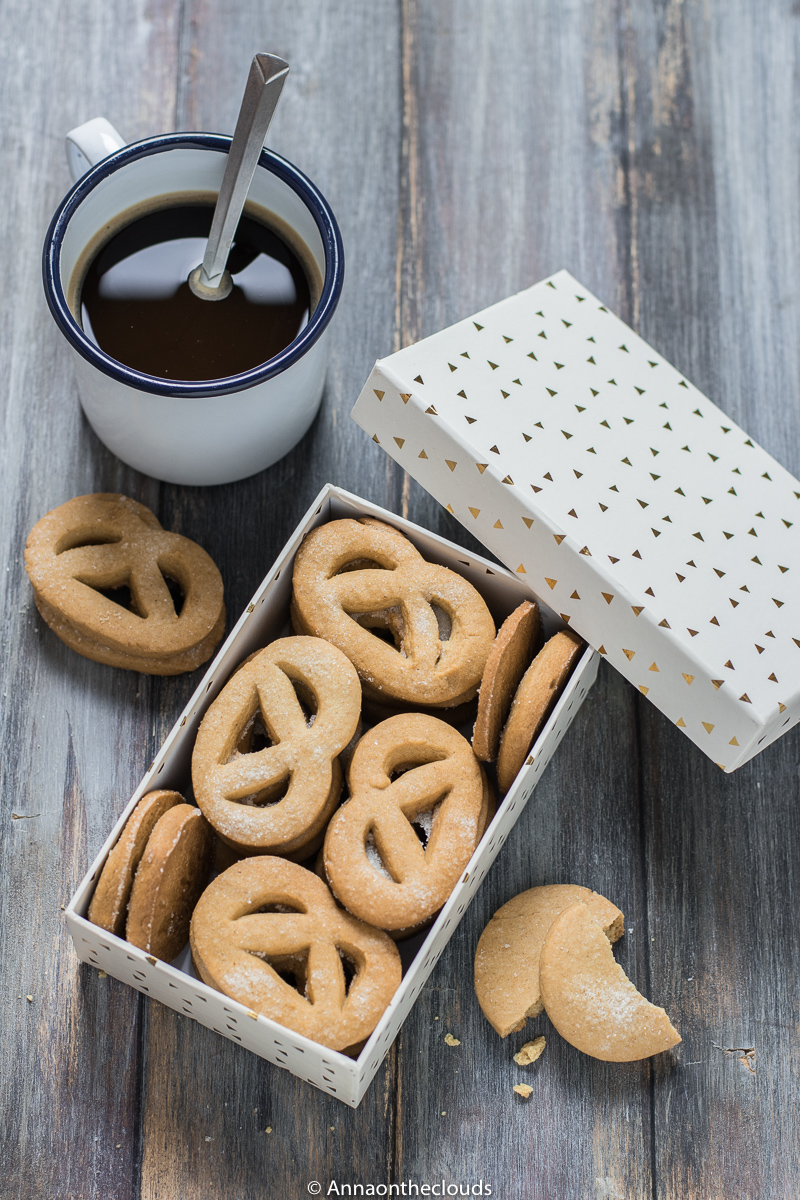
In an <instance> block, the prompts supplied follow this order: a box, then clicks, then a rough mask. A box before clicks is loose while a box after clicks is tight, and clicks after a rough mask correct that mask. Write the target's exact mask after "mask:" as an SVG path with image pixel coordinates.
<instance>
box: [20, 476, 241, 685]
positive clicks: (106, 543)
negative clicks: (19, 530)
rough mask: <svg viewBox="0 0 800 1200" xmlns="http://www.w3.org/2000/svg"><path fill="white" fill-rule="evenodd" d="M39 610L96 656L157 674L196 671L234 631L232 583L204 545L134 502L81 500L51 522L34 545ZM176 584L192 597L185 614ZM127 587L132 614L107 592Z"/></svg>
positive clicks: (41, 527) (30, 552) (45, 521)
mask: <svg viewBox="0 0 800 1200" xmlns="http://www.w3.org/2000/svg"><path fill="white" fill-rule="evenodd" d="M25 567H26V570H27V572H28V575H29V577H30V581H31V583H32V585H33V590H34V598H35V600H36V606H37V608H38V609H39V612H40V613H41V615H42V617H43V619H44V620H45V621H46V622H47V624H48V625H49V626H50V627H51V629H52V630H53V631H54V633H56V634H57V636H58V637H60V638H61V640H62V641H63V642H66V644H67V645H68V646H70V647H71V649H73V650H76V651H77V652H78V653H79V654H82V655H84V657H86V658H91V659H93V660H94V661H95V662H102V663H108V664H110V665H111V666H119V667H125V668H127V669H129V670H133V671H143V672H145V673H147V674H151V675H176V674H179V673H181V672H183V671H191V670H194V669H195V667H198V666H199V665H200V664H201V663H203V662H205V661H206V660H207V659H208V658H210V657H211V655H212V654H213V652H214V649H215V647H216V646H217V644H218V643H219V641H220V639H221V638H222V634H223V632H224V628H225V605H224V601H223V588H222V578H221V576H220V573H219V571H218V570H217V568H216V566H215V564H214V563H213V561H212V560H211V558H209V556H208V554H206V552H205V550H203V549H202V548H201V547H200V546H198V545H197V543H196V542H192V541H190V540H189V538H186V537H183V536H182V535H181V534H178V533H169V532H167V530H165V529H162V528H161V525H160V523H159V521H158V519H157V518H156V516H155V515H154V514H153V513H152V512H151V511H150V509H149V508H146V507H145V506H144V505H143V504H138V503H137V502H136V501H135V500H131V499H129V498H128V497H127V496H119V495H112V494H106V493H97V494H95V495H91V496H76V497H75V499H74V500H68V501H67V502H66V504H62V505H60V506H59V507H58V508H55V509H53V510H52V512H49V513H48V514H47V515H46V516H44V517H42V519H41V521H39V522H38V524H36V525H35V526H34V528H33V529H32V530H31V533H30V535H29V537H28V541H27V543H26V546H25ZM167 580H172V581H174V583H175V584H177V586H178V587H179V588H180V590H181V592H182V594H183V603H182V605H181V606H180V612H176V609H175V602H174V600H173V598H172V595H171V593H170V590H169V587H168V583H167ZM118 589H123V590H124V589H127V590H128V592H129V594H130V602H131V607H130V608H128V607H125V606H124V605H123V604H122V603H117V600H116V599H114V598H112V597H111V596H108V595H104V594H103V593H104V592H109V591H111V592H114V591H117V590H118Z"/></svg>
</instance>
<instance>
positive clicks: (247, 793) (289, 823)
mask: <svg viewBox="0 0 800 1200" xmlns="http://www.w3.org/2000/svg"><path fill="white" fill-rule="evenodd" d="M301 698H302V699H301ZM360 712H361V687H360V684H359V681H358V675H357V674H356V672H355V668H354V667H353V665H352V663H351V662H350V661H349V660H348V659H347V658H346V657H345V655H344V654H342V652H341V650H337V649H336V647H335V646H332V645H330V643H328V642H325V641H323V640H322V639H321V638H312V637H288V638H281V639H280V640H279V641H277V642H272V644H271V645H269V646H267V647H265V649H263V650H259V651H258V653H256V654H254V655H252V656H251V657H250V659H248V661H247V662H245V663H244V665H243V666H241V667H240V668H239V669H238V670H237V671H236V672H235V674H234V675H233V676H232V677H231V678H230V679H229V680H228V682H227V684H226V685H225V687H224V688H223V689H222V691H221V692H220V694H219V696H218V697H217V698H216V700H215V701H214V703H213V704H212V705H211V707H210V708H209V710H208V712H207V713H206V715H205V716H204V718H203V720H202V723H201V725H200V728H199V730H198V732H197V740H196V742H195V747H194V753H193V755H192V784H193V786H194V794H195V799H196V800H197V803H198V804H199V805H200V808H201V809H202V811H203V813H204V815H205V817H206V819H207V820H208V821H209V822H210V823H211V825H213V826H214V828H215V829H216V831H217V833H218V834H219V835H220V837H221V838H222V839H223V840H224V841H226V842H227V843H228V845H229V846H232V847H233V848H234V849H235V850H238V851H239V853H241V854H292V855H294V853H295V851H300V850H303V851H305V852H306V853H305V854H303V855H301V857H306V856H307V855H310V854H312V853H313V845H312V844H311V843H313V842H314V840H315V839H316V838H318V837H319V835H320V834H322V832H323V831H324V828H325V826H326V824H327V823H328V820H329V819H330V817H331V815H332V813H333V811H334V809H335V808H336V806H337V805H338V803H339V799H340V796H341V790H342V772H341V767H340V766H339V762H338V755H339V754H340V753H341V752H342V751H343V750H344V749H345V748H346V747H347V746H348V744H349V742H350V740H351V738H352V737H353V735H354V733H355V731H356V729H357V728H358V723H359V720H360Z"/></svg>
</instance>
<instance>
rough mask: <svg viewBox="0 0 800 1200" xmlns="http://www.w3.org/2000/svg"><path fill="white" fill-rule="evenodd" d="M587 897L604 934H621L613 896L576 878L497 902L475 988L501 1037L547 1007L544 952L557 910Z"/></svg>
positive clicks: (614, 937)
mask: <svg viewBox="0 0 800 1200" xmlns="http://www.w3.org/2000/svg"><path fill="white" fill-rule="evenodd" d="M577 900H583V901H584V902H585V904H586V906H587V908H588V910H589V912H590V913H591V914H592V916H593V917H595V918H596V920H597V921H598V923H599V925H600V927H601V928H602V929H603V930H604V931H605V936H606V937H607V938H608V939H609V940H610V941H612V942H615V941H616V940H617V938H619V937H621V936H622V932H623V926H624V918H623V916H622V913H621V912H620V911H619V909H618V908H616V907H615V906H614V905H613V904H612V903H611V901H610V900H606V899H605V897H604V896H599V895H598V894H597V892H591V891H590V890H589V889H588V888H584V887H578V886H577V885H575V884H572V883H553V884H548V885H546V886H544V887H535V888H529V890H528V891H526V892H520V893H519V895H517V896H514V897H513V898H512V899H511V900H509V901H508V903H507V904H504V905H503V906H502V908H498V910H497V912H496V913H495V914H494V916H493V917H492V919H491V920H490V921H489V923H488V924H487V926H486V928H485V929H484V931H483V933H482V934H481V936H480V940H479V942H478V948H477V950H476V951H475V994H476V996H477V997H478V1003H479V1004H480V1006H481V1008H482V1009H483V1013H484V1016H485V1017H486V1019H487V1021H489V1023H490V1024H491V1025H492V1026H493V1027H494V1028H495V1029H496V1030H497V1032H498V1033H499V1034H500V1037H507V1036H508V1034H509V1033H516V1032H517V1030H519V1029H522V1027H523V1025H524V1024H525V1021H526V1019H527V1018H528V1017H536V1016H538V1015H539V1013H540V1012H541V1011H542V997H541V992H540V988H539V955H540V953H541V949H542V945H543V943H544V940H545V938H546V936H547V933H548V930H549V929H550V926H551V925H552V923H553V921H554V920H555V919H556V917H557V916H558V914H559V913H560V912H562V911H563V910H564V909H565V908H567V907H568V906H569V905H570V904H574V903H575V902H576V901H577Z"/></svg>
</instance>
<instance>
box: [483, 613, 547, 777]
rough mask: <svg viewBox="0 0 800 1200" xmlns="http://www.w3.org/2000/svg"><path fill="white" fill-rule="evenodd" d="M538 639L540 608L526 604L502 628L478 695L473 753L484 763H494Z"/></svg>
mask: <svg viewBox="0 0 800 1200" xmlns="http://www.w3.org/2000/svg"><path fill="white" fill-rule="evenodd" d="M538 635H539V606H538V605H537V604H532V603H531V602H530V601H529V600H523V602H522V604H520V606H519V608H515V609H514V611H513V612H512V613H511V615H510V616H509V617H506V619H505V621H504V622H503V624H502V625H501V627H500V632H499V633H498V635H497V637H496V638H495V641H494V645H493V646H492V648H491V650H490V651H489V657H488V659H487V660H486V667H485V669H484V672H483V679H482V680H481V690H480V692H479V693H478V716H477V719H476V721H475V730H474V732H473V734H472V749H473V751H474V752H475V755H476V756H477V757H478V758H479V759H480V760H481V761H482V762H494V760H495V759H496V758H497V752H498V750H499V749H500V731H501V730H502V728H503V725H504V724H505V721H506V717H507V716H508V710H509V708H510V707H511V701H512V700H513V698H514V693H515V692H516V690H517V687H518V686H519V681H520V680H521V679H522V676H523V674H524V673H525V671H526V669H527V668H528V666H529V665H530V661H531V659H532V658H533V647H534V644H535V642H536V638H537V637H538Z"/></svg>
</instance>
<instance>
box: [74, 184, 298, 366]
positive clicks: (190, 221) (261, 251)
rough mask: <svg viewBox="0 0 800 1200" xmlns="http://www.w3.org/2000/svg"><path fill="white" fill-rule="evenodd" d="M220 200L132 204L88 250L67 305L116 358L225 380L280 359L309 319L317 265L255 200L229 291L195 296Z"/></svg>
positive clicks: (185, 196) (187, 197)
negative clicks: (195, 277)
mask: <svg viewBox="0 0 800 1200" xmlns="http://www.w3.org/2000/svg"><path fill="white" fill-rule="evenodd" d="M215 199H216V197H215V196H213V195H212V194H210V193H182V194H176V195H172V196H164V197H160V198H159V199H158V200H157V201H150V202H148V204H147V205H146V206H139V207H138V208H135V209H129V210H128V211H127V212H126V213H122V214H120V216H119V218H118V219H117V220H116V221H115V222H114V224H113V226H112V227H109V228H107V229H106V230H104V231H103V233H102V234H101V235H99V237H98V239H97V240H96V243H95V244H94V245H93V246H90V247H89V248H88V250H87V252H85V253H84V256H83V259H82V261H81V263H79V264H78V266H77V268H76V271H75V275H74V277H73V283H72V285H71V287H70V292H71V296H70V307H71V308H72V309H73V312H74V313H75V315H76V317H79V320H80V323H81V325H82V327H83V330H84V332H85V333H86V334H87V335H88V336H89V337H90V338H91V339H92V341H94V342H95V343H96V344H97V345H98V346H99V347H100V349H101V350H104V351H105V352H106V354H108V355H110V356H111V358H115V359H116V360H117V361H118V362H121V363H124V364H125V365H126V366H128V367H133V368H134V369H135V370H137V371H142V372H144V373H145V374H147V375H153V376H156V377H158V378H161V379H176V380H192V381H196V380H212V379H223V378H226V377H227V376H230V375H239V374H241V373H242V372H244V371H248V370H250V369H251V368H253V367H257V366H259V365H260V364H261V363H264V362H267V361H268V360H269V359H271V358H274V357H275V355H277V354H279V353H280V352H281V350H284V349H285V348H286V347H287V346H288V345H289V343H290V342H292V341H294V339H295V338H296V337H297V335H298V333H299V332H300V331H301V329H302V328H303V326H304V325H306V323H307V322H308V319H309V316H310V314H311V313H312V312H313V309H314V306H315V304H316V303H317V300H318V298H319V291H320V282H319V272H318V271H317V270H316V264H315V263H313V260H312V258H311V255H310V252H309V251H308V250H307V249H306V248H305V247H303V248H302V249H301V248H300V247H299V246H297V244H296V242H295V243H294V244H292V242H290V240H289V237H288V236H287V234H288V231H287V229H286V228H285V227H282V225H281V222H280V221H279V219H278V218H276V217H275V216H274V214H268V213H267V212H266V211H265V210H263V209H261V208H259V207H257V206H255V205H251V204H248V205H247V206H246V208H245V211H244V213H243V215H242V218H241V220H240V221H239V226H238V228H237V230H236V236H235V238H234V241H233V245H232V247H231V252H230V256H229V258H228V270H229V271H230V273H231V276H232V278H233V291H232V292H231V294H230V295H229V296H227V297H226V298H225V299H224V300H201V299H200V298H199V297H197V296H195V295H194V293H193V292H192V290H191V288H190V287H189V284H188V282H187V279H188V276H189V273H190V272H191V271H192V270H194V268H195V267H196V266H198V265H199V263H200V262H201V261H202V259H203V254H204V253H205V247H206V241H207V239H208V233H209V230H210V228H211V218H212V216H213V212H214V202H215ZM97 241H99V242H100V245H99V247H98V246H97Z"/></svg>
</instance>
